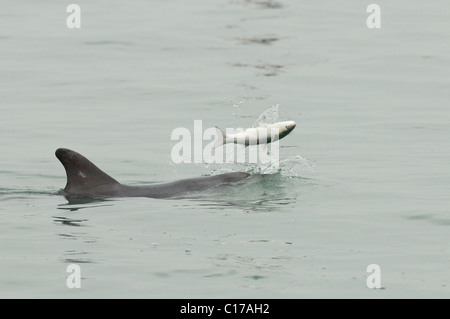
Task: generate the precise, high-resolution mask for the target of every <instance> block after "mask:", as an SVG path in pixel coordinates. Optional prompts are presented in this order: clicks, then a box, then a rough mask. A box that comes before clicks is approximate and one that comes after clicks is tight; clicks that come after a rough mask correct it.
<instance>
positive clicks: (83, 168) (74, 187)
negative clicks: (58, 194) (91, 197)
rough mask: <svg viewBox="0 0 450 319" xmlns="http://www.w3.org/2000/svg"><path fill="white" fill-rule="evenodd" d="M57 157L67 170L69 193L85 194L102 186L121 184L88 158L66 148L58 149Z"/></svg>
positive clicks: (66, 189) (66, 190) (67, 190)
mask: <svg viewBox="0 0 450 319" xmlns="http://www.w3.org/2000/svg"><path fill="white" fill-rule="evenodd" d="M55 155H56V157H57V158H58V159H59V160H60V161H61V163H62V164H63V166H64V168H65V169H66V175H67V184H66V187H65V188H64V191H65V192H68V193H83V192H86V191H89V189H92V188H95V187H97V186H100V185H115V184H119V182H118V181H116V180H115V179H114V178H112V177H111V176H109V175H108V174H106V173H105V172H103V171H102V170H101V169H99V168H98V167H97V166H95V165H94V164H93V163H92V162H91V161H89V160H88V159H87V158H86V157H84V156H83V155H81V154H78V153H77V152H74V151H72V150H69V149H66V148H58V149H57V150H56V152H55Z"/></svg>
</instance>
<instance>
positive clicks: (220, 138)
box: [213, 126, 227, 148]
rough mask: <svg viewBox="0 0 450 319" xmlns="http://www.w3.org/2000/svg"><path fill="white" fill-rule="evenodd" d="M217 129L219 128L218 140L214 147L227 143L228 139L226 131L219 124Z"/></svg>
mask: <svg viewBox="0 0 450 319" xmlns="http://www.w3.org/2000/svg"><path fill="white" fill-rule="evenodd" d="M216 130H217V140H216V142H215V143H214V145H213V148H216V147H219V146H222V145H224V144H226V140H227V136H226V134H225V132H224V131H223V130H222V129H221V128H220V127H218V126H216Z"/></svg>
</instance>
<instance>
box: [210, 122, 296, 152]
mask: <svg viewBox="0 0 450 319" xmlns="http://www.w3.org/2000/svg"><path fill="white" fill-rule="evenodd" d="M296 125H297V124H296V123H295V122H294V121H284V122H277V123H273V124H260V126H259V127H250V128H247V129H245V130H241V131H240V132H237V133H232V134H227V133H226V132H224V131H223V130H222V129H220V128H219V127H217V126H216V129H217V131H218V136H219V138H218V139H217V140H216V142H215V143H214V148H215V147H219V146H222V145H225V144H228V143H234V144H242V145H245V146H249V145H259V144H269V143H272V142H275V141H278V140H281V139H282V138H283V137H285V136H287V135H288V134H289V133H291V132H292V131H293V130H294V128H295V126H296ZM235 132H236V130H235Z"/></svg>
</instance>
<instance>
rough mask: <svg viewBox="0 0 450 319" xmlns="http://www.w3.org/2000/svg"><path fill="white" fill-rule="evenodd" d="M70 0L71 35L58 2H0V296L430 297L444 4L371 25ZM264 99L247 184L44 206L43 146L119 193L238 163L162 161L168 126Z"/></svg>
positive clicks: (343, 6)
mask: <svg viewBox="0 0 450 319" xmlns="http://www.w3.org/2000/svg"><path fill="white" fill-rule="evenodd" d="M76 3H77V4H79V5H80V7H81V29H68V28H67V27H66V18H67V16H68V15H69V14H68V13H66V6H67V5H68V4H69V3H67V4H64V3H60V2H58V3H56V2H54V1H30V0H22V1H14V2H11V1H10V2H9V3H7V4H6V3H3V5H2V9H1V13H0V48H1V49H0V66H1V69H0V70H1V72H0V83H1V85H0V97H1V101H0V145H1V147H2V151H1V153H0V154H1V155H0V163H1V167H0V202H1V203H0V297H3V298H12V297H31V298H44V297H53V298H79V297H87V298H104V297H106V298H108V297H125V298H129V297H130V298H131V297H139V298H141V297H149V298H206V297H207V298H312V297H314V298H330V297H337V298H351V297H359V298H413V297H419V298H428V297H437V298H448V297H450V281H449V278H450V249H449V239H450V236H449V234H450V228H449V227H450V216H449V207H450V199H449V189H450V167H449V162H450V148H449V139H450V125H449V123H450V109H449V108H450V106H449V101H450V93H449V92H450V77H449V73H450V72H449V71H450V58H449V53H450V51H449V50H450V45H449V38H450V19H449V8H450V5H449V3H448V1H444V0H437V1H433V3H427V2H424V1H406V0H400V1H378V4H379V5H380V6H381V29H368V28H367V26H366V18H367V17H368V15H369V14H368V13H366V7H367V5H368V4H369V3H371V2H368V1H360V0H358V1H357V0H354V1H295V2H294V1H283V0H279V1H263V0H261V1H251V0H249V1H244V0H224V1H206V0H199V1H190V2H188V1H181V0H170V1H106V0H102V1H95V2H92V1H84V0H83V1H77V2H76ZM274 105H279V118H280V119H281V120H294V121H296V122H297V127H296V129H295V130H294V131H293V132H292V133H291V134H290V135H288V136H287V137H285V138H284V139H283V140H281V141H280V145H281V148H280V159H281V162H282V164H281V165H280V168H279V169H278V170H277V172H275V173H274V174H271V175H270V176H267V177H266V178H258V176H257V174H256V173H255V174H254V178H253V179H251V180H250V182H248V183H244V184H242V185H236V186H234V187H233V186H231V187H223V188H218V189H213V190H209V191H206V192H205V193H202V194H197V195H196V196H186V197H183V198H180V199H176V200H175V199H169V200H161V199H149V198H132V199H129V198H127V199H110V200H106V201H97V202H80V203H68V201H67V200H66V199H65V198H64V197H62V196H60V195H54V194H55V193H56V192H58V191H59V190H60V189H61V188H64V185H65V182H66V178H65V172H64V169H63V167H62V165H61V164H60V163H59V161H58V160H57V159H56V157H55V156H54V151H55V150H56V149H57V148H58V147H66V148H70V149H73V150H76V151H78V152H80V153H81V154H83V155H85V156H86V157H88V158H89V159H90V160H92V161H93V162H94V163H96V164H97V165H98V166H99V167H100V168H101V169H103V170H104V171H106V172H107V173H109V174H111V175H112V176H113V177H115V178H116V179H118V180H119V181H121V182H123V183H127V184H140V183H152V182H164V181H172V180H177V179H181V178H189V177H196V176H201V175H211V174H214V173H216V172H218V171H229V170H248V169H249V168H248V166H245V165H241V166H239V165H229V166H227V165H222V166H220V167H215V166H211V165H205V164H180V165H176V164H174V163H173V162H172V161H171V158H170V152H171V148H172V147H173V145H174V142H173V141H171V140H170V134H171V132H172V130H174V129H175V128H177V127H186V128H188V129H192V128H193V121H194V120H196V119H201V120H203V123H204V126H205V127H212V126H215V125H217V126H220V127H248V126H251V125H252V124H253V123H254V122H255V121H256V120H257V119H258V117H259V116H260V115H261V114H262V113H263V112H264V111H266V110H268V109H270V108H271V107H272V106H274ZM251 170H253V171H258V168H256V169H255V167H253V168H251ZM70 264H77V265H79V266H80V269H81V276H82V278H81V288H79V289H76V288H74V289H69V288H68V287H67V285H66V279H67V277H68V276H69V273H67V272H66V267H67V266H68V265H70ZM369 264H377V265H379V266H380V270H381V273H380V278H381V288H379V289H370V288H368V287H367V285H366V279H367V278H368V276H369V275H370V273H368V272H367V271H366V268H367V266H368V265H369Z"/></svg>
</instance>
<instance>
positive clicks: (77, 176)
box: [55, 148, 250, 198]
mask: <svg viewBox="0 0 450 319" xmlns="http://www.w3.org/2000/svg"><path fill="white" fill-rule="evenodd" d="M55 155H56V157H57V158H58V159H59V160H60V161H61V163H62V164H63V166H64V168H65V169H66V175H67V184H66V187H65V188H64V190H63V191H62V194H63V195H64V196H65V197H67V198H108V197H152V198H168V197H173V196H177V195H180V194H183V193H187V192H195V191H201V190H205V189H208V188H211V187H213V186H216V185H221V184H227V183H236V182H239V181H242V180H244V179H246V178H247V177H248V176H249V175H250V174H248V173H244V172H233V173H226V174H220V175H215V176H207V177H198V178H189V179H184V180H179V181H175V182H170V183H162V184H152V185H137V186H129V185H123V184H121V183H119V182H118V181H116V180H115V179H114V178H112V177H111V176H109V175H108V174H106V173H105V172H103V171H102V170H100V169H99V168H98V167H97V166H95V165H94V164H93V163H92V162H91V161H89V160H88V159H87V158H86V157H84V156H83V155H81V154H79V153H77V152H74V151H72V150H69V149H66V148H59V149H57V150H56V152H55Z"/></svg>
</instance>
